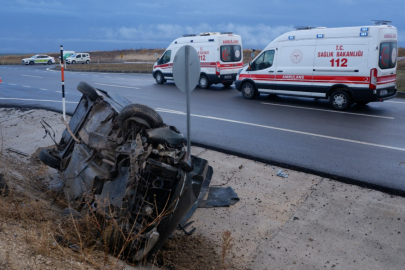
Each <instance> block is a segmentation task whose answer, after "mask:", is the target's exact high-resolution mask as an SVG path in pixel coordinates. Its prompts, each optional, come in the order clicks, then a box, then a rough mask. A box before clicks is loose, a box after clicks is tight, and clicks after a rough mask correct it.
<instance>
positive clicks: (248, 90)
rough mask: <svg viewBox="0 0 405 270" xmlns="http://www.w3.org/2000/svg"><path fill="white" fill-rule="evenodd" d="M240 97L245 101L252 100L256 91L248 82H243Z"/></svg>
mask: <svg viewBox="0 0 405 270" xmlns="http://www.w3.org/2000/svg"><path fill="white" fill-rule="evenodd" d="M241 91H242V96H243V97H244V98H246V99H254V98H255V97H256V92H257V91H256V89H255V87H254V86H253V84H252V83H250V82H245V83H244V84H243V85H242V89H241Z"/></svg>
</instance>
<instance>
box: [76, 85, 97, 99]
mask: <svg viewBox="0 0 405 270" xmlns="http://www.w3.org/2000/svg"><path fill="white" fill-rule="evenodd" d="M77 90H79V91H80V92H81V93H82V94H83V95H84V96H86V97H88V98H89V99H90V100H91V101H96V99H97V98H98V94H97V92H96V89H95V88H94V87H93V86H91V85H89V84H88V83H85V82H80V83H79V84H78V85H77Z"/></svg>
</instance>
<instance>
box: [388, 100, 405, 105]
mask: <svg viewBox="0 0 405 270" xmlns="http://www.w3.org/2000/svg"><path fill="white" fill-rule="evenodd" d="M385 102H388V103H399V104H405V102H399V101H384V103H385Z"/></svg>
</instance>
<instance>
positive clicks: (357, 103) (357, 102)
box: [356, 101, 370, 106]
mask: <svg viewBox="0 0 405 270" xmlns="http://www.w3.org/2000/svg"><path fill="white" fill-rule="evenodd" d="M369 103H370V102H369V101H356V105H357V106H366V105H367V104H369Z"/></svg>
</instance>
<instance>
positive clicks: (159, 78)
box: [155, 72, 165, 84]
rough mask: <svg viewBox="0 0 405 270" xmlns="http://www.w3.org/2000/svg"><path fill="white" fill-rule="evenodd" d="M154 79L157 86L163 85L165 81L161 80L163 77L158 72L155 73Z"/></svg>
mask: <svg viewBox="0 0 405 270" xmlns="http://www.w3.org/2000/svg"><path fill="white" fill-rule="evenodd" d="M155 79H156V82H157V83H158V84H163V83H164V82H165V79H164V78H163V75H162V73H160V72H156V77H155Z"/></svg>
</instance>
